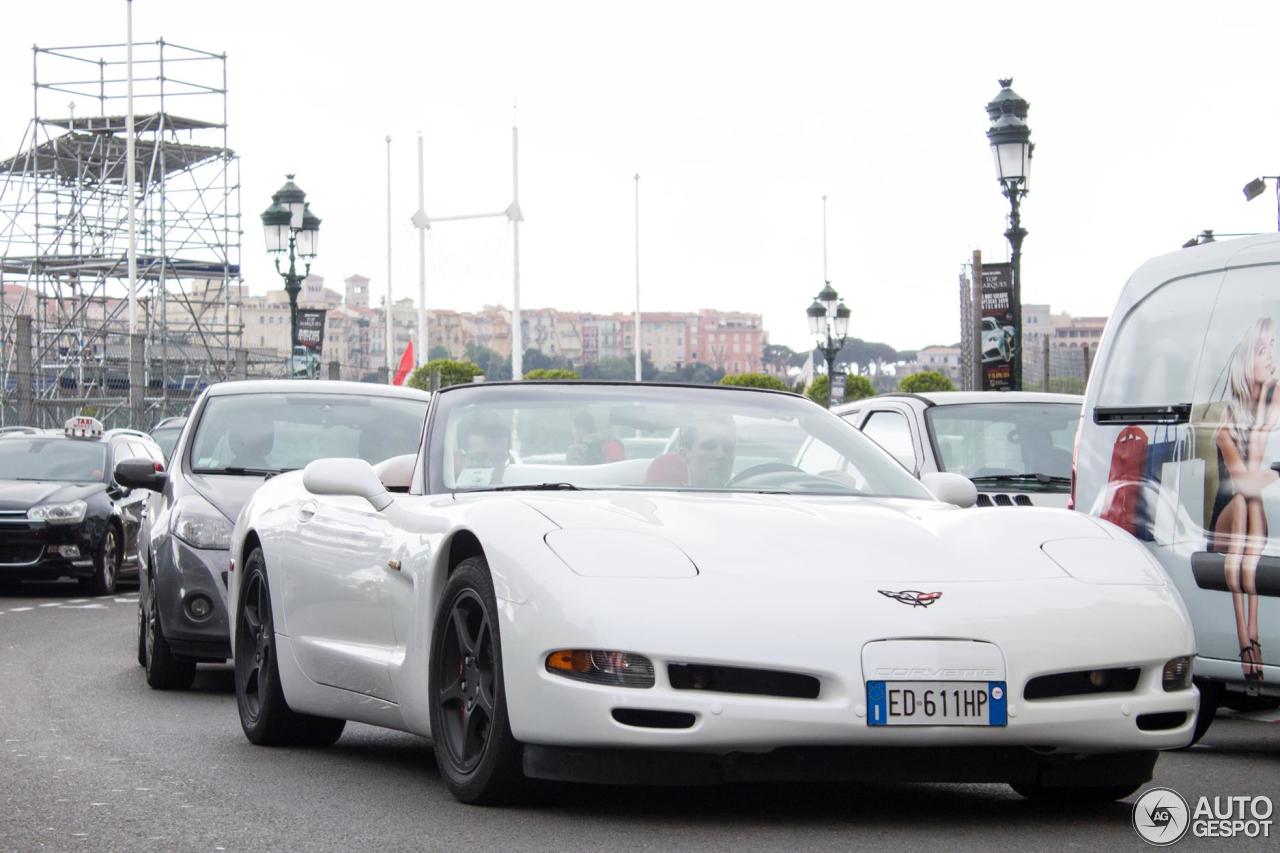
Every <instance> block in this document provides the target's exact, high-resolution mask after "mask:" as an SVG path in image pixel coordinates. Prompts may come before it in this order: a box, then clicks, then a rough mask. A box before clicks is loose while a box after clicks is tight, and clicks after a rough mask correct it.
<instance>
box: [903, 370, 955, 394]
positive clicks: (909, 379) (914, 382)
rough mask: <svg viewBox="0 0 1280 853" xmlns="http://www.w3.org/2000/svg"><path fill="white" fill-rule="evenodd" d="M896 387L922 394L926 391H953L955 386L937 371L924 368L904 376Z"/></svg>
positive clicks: (909, 392)
mask: <svg viewBox="0 0 1280 853" xmlns="http://www.w3.org/2000/svg"><path fill="white" fill-rule="evenodd" d="M898 388H899V389H901V390H903V391H905V392H907V393H908V394H922V393H926V392H928V391H954V390H956V386H955V385H953V384H951V380H950V379H948V378H947V377H945V376H943V375H942V374H941V373H938V372H937V371H936V370H926V371H924V372H923V373H913V374H911V375H910V376H904V377H903V378H902V381H901V382H899V383H898Z"/></svg>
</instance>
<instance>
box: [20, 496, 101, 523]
mask: <svg viewBox="0 0 1280 853" xmlns="http://www.w3.org/2000/svg"><path fill="white" fill-rule="evenodd" d="M88 511H89V505H88V504H87V503H85V502H84V501H71V502H70V503H65V504H43V505H41V506H33V507H32V508H31V509H29V510H27V518H29V519H31V520H32V521H43V522H44V523H46V524H79V523H80V522H82V521H84V515H85V513H86V512H88Z"/></svg>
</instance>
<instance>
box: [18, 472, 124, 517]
mask: <svg viewBox="0 0 1280 853" xmlns="http://www.w3.org/2000/svg"><path fill="white" fill-rule="evenodd" d="M105 489H106V486H105V485H104V484H102V483H58V482H30V481H26V480H0V510H10V511H11V510H19V509H30V508H31V507H33V506H36V505H37V504H46V503H66V502H67V501H74V500H84V499H85V498H87V497H89V496H90V495H92V494H96V493H98V492H101V491H103V490H105Z"/></svg>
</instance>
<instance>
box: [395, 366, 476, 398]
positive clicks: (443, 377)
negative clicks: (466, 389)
mask: <svg viewBox="0 0 1280 853" xmlns="http://www.w3.org/2000/svg"><path fill="white" fill-rule="evenodd" d="M434 371H439V372H440V387H441V388H444V387H445V386H447V385H466V384H467V383H469V382H470V381H471V380H472V379H474V378H475V377H477V376H483V375H484V371H483V370H481V369H480V367H479V365H477V364H475V363H473V362H470V361H454V360H453V359H450V358H437V359H433V360H431V361H428V362H427V363H426V364H424V365H422V367H419V368H418V369H417V370H415V371H413V373H411V374H410V375H409V381H408V382H406V383H405V384H406V385H408V386H409V387H410V388H417V389H418V390H420V391H430V390H431V374H432V372H434Z"/></svg>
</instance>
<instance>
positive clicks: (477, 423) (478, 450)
mask: <svg viewBox="0 0 1280 853" xmlns="http://www.w3.org/2000/svg"><path fill="white" fill-rule="evenodd" d="M510 461H511V430H510V429H509V428H508V427H507V425H506V424H505V423H503V421H502V418H500V417H499V416H498V415H496V414H494V413H493V412H476V413H475V414H472V415H468V416H467V417H466V418H465V419H464V420H463V421H462V423H460V424H459V425H458V451H457V454H456V455H455V458H454V470H455V471H456V472H457V474H456V476H457V481H458V485H460V486H480V485H491V484H496V483H501V482H502V474H503V472H504V471H505V470H506V468H507V464H508V463H509V462H510Z"/></svg>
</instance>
